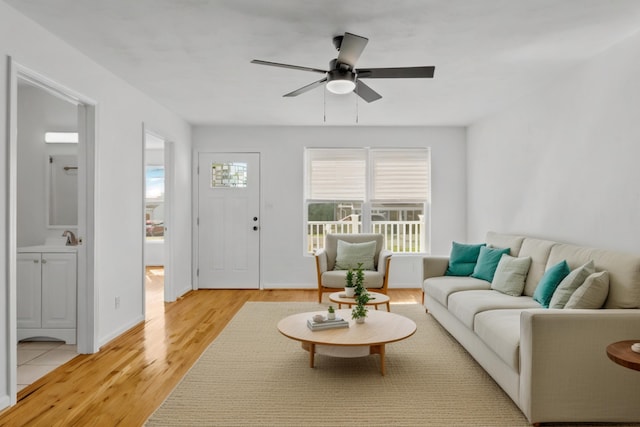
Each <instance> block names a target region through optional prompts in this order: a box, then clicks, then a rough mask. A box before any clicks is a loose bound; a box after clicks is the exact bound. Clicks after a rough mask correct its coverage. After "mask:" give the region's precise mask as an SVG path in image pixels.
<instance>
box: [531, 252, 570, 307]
mask: <svg viewBox="0 0 640 427" xmlns="http://www.w3.org/2000/svg"><path fill="white" fill-rule="evenodd" d="M570 272H571V270H569V265H568V264H567V261H564V260H563V261H560V262H559V263H557V264H556V265H554V266H552V267H550V268H549V269H548V270H547V271H545V272H544V274H543V275H542V277H541V278H540V281H539V282H538V286H537V287H536V290H535V291H534V292H533V299H534V301H537V302H539V303H540V305H542V306H543V307H544V308H549V302H550V301H551V297H552V296H553V293H554V292H555V290H556V288H557V287H558V285H559V284H560V282H562V279H564V278H565V277H567V276H568V275H569V273H570Z"/></svg>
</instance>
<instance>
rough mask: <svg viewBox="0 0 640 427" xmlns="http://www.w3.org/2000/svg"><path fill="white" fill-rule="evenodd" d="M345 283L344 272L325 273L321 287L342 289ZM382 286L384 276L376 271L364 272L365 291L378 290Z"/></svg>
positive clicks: (345, 276)
mask: <svg viewBox="0 0 640 427" xmlns="http://www.w3.org/2000/svg"><path fill="white" fill-rule="evenodd" d="M346 281H347V271H346V270H333V271H327V272H326V273H324V274H323V275H322V286H324V287H327V288H335V289H343V288H344V285H345V283H346ZM383 284H384V275H382V274H380V273H379V272H377V271H370V270H366V271H365V272H364V287H365V288H367V289H380V288H382V286H383Z"/></svg>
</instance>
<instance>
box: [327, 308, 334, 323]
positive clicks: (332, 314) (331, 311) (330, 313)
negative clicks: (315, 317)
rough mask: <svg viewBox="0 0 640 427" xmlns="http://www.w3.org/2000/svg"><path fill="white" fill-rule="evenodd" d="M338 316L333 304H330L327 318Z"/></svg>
mask: <svg viewBox="0 0 640 427" xmlns="http://www.w3.org/2000/svg"><path fill="white" fill-rule="evenodd" d="M335 318H336V311H335V310H334V309H333V306H332V305H330V306H329V308H328V309H327V319H329V320H334V319H335Z"/></svg>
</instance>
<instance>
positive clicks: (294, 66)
mask: <svg viewBox="0 0 640 427" xmlns="http://www.w3.org/2000/svg"><path fill="white" fill-rule="evenodd" d="M251 63H252V64H260V65H269V66H271V67H281V68H291V69H293V70H300V71H313V72H314V73H322V74H326V73H327V70H320V69H318V68H310V67H301V66H299V65H289V64H281V63H279V62H269V61H262V60H260V59H254V60H253V61H251Z"/></svg>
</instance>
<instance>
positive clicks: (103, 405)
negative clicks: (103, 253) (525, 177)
mask: <svg viewBox="0 0 640 427" xmlns="http://www.w3.org/2000/svg"><path fill="white" fill-rule="evenodd" d="M162 279H163V277H162V275H161V274H160V273H158V271H155V270H153V269H148V270H147V307H146V312H147V319H146V320H145V321H144V322H143V323H141V324H139V325H137V326H135V327H134V328H132V329H130V330H129V331H127V332H125V333H124V334H122V335H121V336H119V337H118V338H116V339H114V340H113V341H111V342H110V343H108V344H107V345H105V346H104V347H102V348H101V350H100V352H98V353H96V354H91V355H80V356H78V357H76V358H74V359H73V360H71V361H69V362H68V363H66V364H64V365H62V366H60V367H59V368H57V369H55V370H54V371H52V372H50V373H49V374H47V375H46V376H44V377H42V378H41V379H39V380H38V381H36V382H35V383H33V384H31V385H30V386H28V387H26V388H25V389H23V390H21V391H20V393H18V404H17V405H15V406H13V407H11V408H8V409H6V410H5V411H3V412H2V413H0V425H1V426H27V425H28V426H87V425H99V426H138V425H142V424H143V423H144V421H145V420H146V419H147V418H148V417H149V416H150V415H151V414H152V413H153V411H154V410H155V409H156V408H157V407H158V406H159V405H160V404H161V403H162V402H163V401H164V399H165V398H166V397H167V396H168V395H169V393H170V392H171V390H173V388H174V387H175V386H176V385H177V384H178V382H179V381H180V379H181V378H182V377H183V376H184V375H185V373H186V372H187V371H188V369H189V368H190V367H191V366H192V365H193V364H194V363H195V362H196V361H197V360H198V358H199V357H200V355H201V354H202V352H203V351H204V350H205V349H206V348H207V347H208V346H209V344H211V342H212V341H213V340H214V339H215V337H216V336H218V334H219V333H220V332H221V331H222V330H223V329H224V327H225V326H226V325H227V323H228V322H229V321H230V320H231V319H232V318H233V316H234V315H235V314H236V313H237V311H238V310H239V309H240V308H241V307H242V305H243V304H244V303H245V302H246V301H303V302H304V301H306V302H314V301H316V298H317V291H314V290H263V291H259V290H199V291H195V292H189V293H187V294H186V295H185V296H184V297H182V298H180V299H179V300H178V301H176V302H173V303H168V304H167V303H164V302H163V301H162V296H161V292H162ZM159 293H160V297H158V294H159ZM389 295H390V297H391V299H392V302H394V303H417V302H420V298H421V292H420V290H418V289H391V290H389ZM326 298H328V297H326V296H325V299H326ZM392 310H393V308H392Z"/></svg>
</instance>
